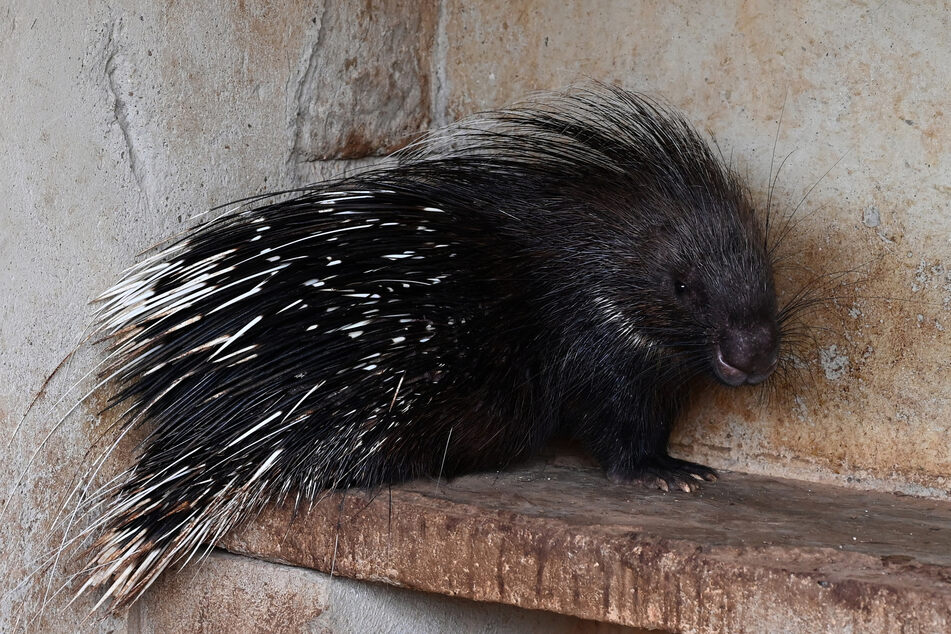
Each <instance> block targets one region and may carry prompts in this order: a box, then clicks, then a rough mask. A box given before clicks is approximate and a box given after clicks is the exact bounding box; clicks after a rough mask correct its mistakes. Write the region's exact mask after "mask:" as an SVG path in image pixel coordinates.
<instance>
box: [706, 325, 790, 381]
mask: <svg viewBox="0 0 951 634" xmlns="http://www.w3.org/2000/svg"><path fill="white" fill-rule="evenodd" d="M778 339H779V337H778V334H777V332H776V327H775V326H773V325H772V324H758V325H756V326H753V327H749V328H743V329H738V330H733V331H729V332H727V333H725V336H723V337H721V339H720V341H719V342H718V343H717V344H716V345H715V346H714V354H713V371H714V373H715V374H716V376H717V378H718V379H720V380H721V381H723V382H724V383H726V384H727V385H733V386H736V385H742V384H743V383H748V384H750V385H753V384H756V383H762V382H763V381H765V380H766V379H767V378H768V377H769V375H770V374H772V373H773V370H775V369H776V365H777V363H778V362H779V355H778V345H777V344H778Z"/></svg>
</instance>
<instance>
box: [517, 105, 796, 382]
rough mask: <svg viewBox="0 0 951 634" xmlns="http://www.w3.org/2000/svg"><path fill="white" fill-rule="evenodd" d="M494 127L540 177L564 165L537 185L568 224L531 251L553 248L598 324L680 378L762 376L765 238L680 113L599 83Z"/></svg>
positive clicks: (774, 343)
mask: <svg viewBox="0 0 951 634" xmlns="http://www.w3.org/2000/svg"><path fill="white" fill-rule="evenodd" d="M506 121H507V122H508V123H510V124H512V125H513V127H515V128H517V129H520V130H522V132H521V134H522V135H524V136H523V137H522V139H521V140H522V145H521V146H520V149H521V150H523V151H524V150H525V148H528V149H531V150H532V151H537V152H538V153H539V155H541V158H543V159H544V161H545V162H544V166H545V170H546V175H547V174H548V173H549V172H552V173H557V170H558V166H559V165H564V166H567V167H566V168H565V169H564V170H563V171H562V173H561V179H562V180H561V181H556V179H555V178H554V177H553V178H551V179H550V181H549V182H547V183H546V185H545V187H547V188H548V190H549V191H551V192H554V193H553V194H550V201H551V202H550V203H549V204H548V208H549V210H552V209H554V210H555V212H556V213H558V212H564V213H566V214H568V217H566V219H564V221H563V222H559V223H555V224H556V226H557V227H558V232H557V233H552V234H550V235H548V236H546V244H545V245H542V247H541V248H542V250H543V251H544V250H548V249H550V248H551V247H550V245H560V248H557V250H558V251H559V252H560V253H562V254H565V255H563V258H564V262H565V264H566V269H565V271H566V275H567V277H568V278H571V279H577V280H579V282H578V288H580V289H581V290H580V291H579V293H580V294H582V295H583V296H584V298H585V299H584V300H583V301H584V302H586V303H587V305H588V306H589V307H590V308H591V309H592V310H593V311H594V314H595V320H596V322H598V323H600V324H601V325H602V326H604V327H606V328H613V329H614V330H615V331H616V333H617V334H618V335H620V336H621V337H622V338H627V340H628V342H629V343H630V344H631V345H632V346H634V347H638V348H644V347H645V346H646V347H648V348H652V349H655V350H663V351H664V352H665V354H667V355H668V356H673V357H675V358H677V359H679V360H680V361H681V364H680V367H682V368H685V369H686V371H687V372H688V373H689V374H693V373H700V372H703V371H707V372H709V373H711V374H712V375H713V376H714V377H716V378H717V379H718V380H719V381H720V382H722V383H725V384H727V385H731V386H737V385H742V384H745V383H749V384H754V383H760V382H762V381H764V380H766V379H767V378H768V377H769V376H770V374H771V373H772V372H773V370H774V369H775V368H776V366H777V363H778V358H779V344H780V338H781V330H780V327H779V324H778V321H779V319H778V310H777V301H776V294H775V290H774V286H773V274H772V267H771V258H770V250H769V249H768V247H767V239H766V238H767V236H766V229H765V228H764V227H762V226H761V222H760V219H759V218H758V216H757V213H756V210H755V209H754V206H753V204H752V202H751V200H750V197H749V195H748V192H747V189H746V188H745V186H744V185H743V184H742V182H741V181H740V180H739V178H738V177H737V176H736V175H735V174H734V173H733V172H732V171H731V170H730V169H729V168H728V167H727V166H726V165H724V163H723V161H722V160H720V158H719V157H718V156H717V155H716V154H714V152H713V151H712V150H711V148H710V146H709V145H708V143H707V141H706V140H704V138H703V137H702V136H701V135H700V134H699V133H698V132H697V131H696V130H695V129H694V128H693V127H692V126H691V125H690V124H689V123H688V122H687V121H686V120H685V119H684V118H683V117H682V116H681V115H679V114H678V113H676V112H675V111H673V110H672V109H670V108H667V107H666V106H663V105H660V104H658V103H656V102H654V101H652V100H650V99H648V98H644V97H641V96H639V95H636V94H633V93H629V92H627V91H624V90H621V89H616V88H611V87H605V86H601V87H598V88H596V89H594V90H589V91H582V92H580V93H577V94H573V95H569V96H567V97H566V98H565V99H564V101H563V102H560V103H558V107H557V108H552V109H528V110H515V111H511V112H510V113H509V114H508V115H507V116H506ZM526 139H527V140H526ZM566 201H567V202H566ZM767 226H768V225H767Z"/></svg>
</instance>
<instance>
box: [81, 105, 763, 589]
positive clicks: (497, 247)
mask: <svg viewBox="0 0 951 634" xmlns="http://www.w3.org/2000/svg"><path fill="white" fill-rule="evenodd" d="M334 192H336V193H334ZM340 192H370V193H367V194H356V195H354V194H341V193H340ZM355 196H363V197H355ZM341 198H346V200H338V199H341ZM334 200H337V202H328V201H334ZM432 209H438V210H439V211H433V210H432ZM371 219H372V220H371ZM263 227H267V228H266V229H262V228H263ZM328 232H335V233H328ZM440 245H446V246H440ZM232 249H233V251H230V250H232ZM266 249H271V251H266V252H264V253H262V251H264V250H266ZM224 252H227V253H226V254H225V255H222V256H220V258H219V259H218V260H216V261H214V262H213V263H211V265H210V266H211V268H209V269H208V270H206V271H204V273H206V274H207V273H216V272H217V274H216V275H214V276H213V277H211V278H208V279H206V280H205V281H204V282H205V284H206V286H205V287H204V289H203V290H202V289H199V290H198V291H194V290H193V291H191V292H190V293H191V294H186V295H185V296H183V297H186V298H187V299H189V300H190V301H191V303H190V304H188V305H187V306H175V304H174V301H175V300H174V299H166V300H161V301H160V300H158V299H156V298H157V297H160V296H161V294H162V293H173V292H174V291H175V290H176V289H182V288H183V286H184V285H187V284H188V283H189V282H190V281H194V280H195V279H196V276H197V275H198V274H200V273H201V270H200V269H199V270H197V271H196V270H194V269H193V270H191V271H190V272H189V270H188V267H189V266H193V265H195V263H198V262H201V261H202V260H204V259H206V258H211V257H216V256H217V255H218V254H221V253H224ZM406 252H409V253H406ZM393 255H397V256H406V257H389V258H388V257H384V256H393ZM275 256H279V257H280V259H279V260H274V261H268V260H267V258H269V257H271V258H273V257H275ZM336 260H339V261H340V262H339V263H334V261H336ZM159 262H166V263H168V264H169V266H168V267H167V268H165V269H163V270H160V271H154V272H152V273H143V271H149V267H151V266H153V265H155V264H157V263H159ZM284 264H286V265H287V266H286V268H281V269H278V270H272V269H276V267H278V266H281V265H284ZM231 267H233V268H231ZM225 269H227V270H225ZM222 270H225V272H220V271H222ZM265 271H269V272H268V273H265V274H263V275H260V274H261V273H262V272H265ZM136 276H138V277H136ZM136 279H139V280H141V281H142V286H141V288H140V290H142V291H147V290H149V289H151V290H152V291H153V292H154V295H152V296H151V298H145V297H144V296H136V295H134V294H132V295H130V294H125V295H123V291H122V286H121V283H120V285H119V286H117V289H119V291H113V292H112V293H111V294H110V293H107V294H106V296H104V300H103V301H104V302H105V303H104V305H103V312H102V315H101V323H102V331H103V332H104V333H105V334H106V335H108V336H110V337H111V338H112V340H113V353H114V355H115V356H114V357H113V359H112V360H111V364H110V366H109V369H108V370H107V371H106V372H105V376H110V375H112V376H114V378H115V380H116V381H117V382H118V384H119V385H120V386H121V391H120V392H119V393H118V395H117V396H116V398H115V402H116V404H122V406H123V407H125V408H128V409H127V411H126V412H125V413H124V415H123V419H122V420H123V425H124V426H126V427H127V428H128V427H131V426H136V425H139V424H140V423H147V424H148V428H149V429H150V435H149V437H148V439H147V441H146V443H145V445H144V449H143V451H142V454H141V456H140V458H139V460H138V462H137V464H136V465H135V466H134V467H133V468H132V469H131V470H130V472H129V474H128V477H127V479H126V480H125V482H124V484H122V486H121V488H120V489H119V490H118V492H115V493H114V495H112V496H111V498H110V501H109V502H108V508H107V510H106V512H105V518H104V523H105V530H104V531H103V534H102V537H101V538H100V540H99V542H98V546H97V547H96V548H97V549H98V553H99V554H98V555H97V557H96V558H95V560H94V562H93V564H92V566H91V567H90V572H91V577H90V580H89V583H88V584H87V586H89V585H97V584H103V583H105V584H109V583H112V582H111V581H109V579H110V578H118V579H119V581H118V582H116V583H114V584H113V585H112V587H111V588H110V589H109V591H108V592H107V596H112V597H113V599H114V601H115V603H114V605H115V606H123V605H126V604H128V603H129V602H131V601H133V600H135V599H136V598H137V597H138V596H139V595H140V594H141V592H143V591H144V589H145V588H146V587H148V585H149V584H150V583H151V582H152V581H153V580H154V578H155V576H156V575H157V574H158V573H159V572H161V571H162V570H163V569H164V568H165V567H167V566H168V565H169V564H170V563H172V562H174V561H177V560H180V559H181V558H183V557H187V556H189V555H191V554H192V553H193V552H194V551H195V550H196V549H197V548H198V547H199V546H200V545H201V544H202V542H204V541H207V540H213V539H214V538H216V537H218V536H220V535H221V534H223V532H225V531H226V530H227V529H228V528H230V527H231V526H233V525H235V524H236V523H238V522H240V521H241V520H243V519H245V518H247V517H248V516H249V515H250V514H252V513H253V512H254V511H256V510H257V509H259V508H260V507H261V506H262V505H264V504H265V503H267V502H271V501H275V500H280V499H283V498H285V497H286V496H288V495H290V496H292V497H295V498H296V499H297V500H298V501H299V500H301V499H304V500H310V499H313V498H314V497H315V496H316V495H318V493H319V492H320V491H322V490H325V489H328V488H339V487H350V486H373V485H379V484H381V483H388V482H397V481H401V480H406V479H409V478H416V477H419V476H435V475H439V474H441V475H444V476H448V475H452V474H457V473H462V472H466V471H472V470H479V469H496V468H500V467H504V466H506V465H508V464H509V463H511V462H512V461H514V460H518V459H520V458H522V457H525V456H528V455H530V454H532V453H533V452H535V451H537V450H538V449H539V448H540V447H541V446H542V445H543V444H545V443H546V442H547V441H548V440H549V439H550V438H551V437H552V436H553V435H555V434H558V433H564V434H567V435H570V436H572V437H574V438H577V439H579V440H580V441H581V442H582V443H583V444H584V445H585V446H586V447H588V448H589V449H590V451H591V452H592V453H593V454H594V455H595V457H596V458H597V459H598V460H599V461H600V463H601V464H602V465H603V466H604V468H605V470H606V471H607V472H608V473H609V475H611V476H612V477H613V478H615V479H618V480H638V479H642V480H643V479H647V480H654V481H656V483H658V484H659V485H661V486H663V487H665V488H666V487H667V486H669V485H671V486H680V487H682V488H686V489H689V488H691V484H690V483H691V482H692V481H693V479H694V477H697V478H700V477H705V478H711V477H712V471H711V470H709V469H707V468H705V467H701V466H699V465H693V464H691V463H687V462H683V461H679V460H674V459H673V458H670V457H669V456H668V455H667V450H666V447H667V440H668V436H669V434H670V429H671V425H672V424H673V422H674V420H675V418H676V417H677V415H678V412H679V411H680V409H681V404H682V402H683V398H684V396H685V394H686V390H687V386H688V384H689V382H690V380H691V379H692V378H693V377H694V376H695V375H697V374H699V373H709V374H713V375H714V376H717V377H719V378H720V379H722V380H726V381H728V382H734V383H735V382H742V381H743V380H748V381H749V382H756V381H758V380H762V378H765V376H766V375H768V374H769V372H770V371H771V370H772V367H773V366H774V365H775V355H776V348H777V346H778V344H779V337H780V334H779V332H778V330H777V323H776V315H777V309H776V301H775V295H774V291H773V282H772V274H771V269H770V262H769V258H768V256H767V252H766V248H765V244H764V236H763V235H762V233H761V231H760V229H759V224H758V222H757V220H756V218H755V215H754V211H753V208H752V205H751V204H750V202H749V199H748V197H747V195H746V192H745V189H744V188H743V186H742V185H741V184H740V183H739V182H738V180H737V178H736V177H735V176H734V175H733V174H732V173H731V172H730V171H729V170H728V169H727V168H725V167H724V166H723V165H722V163H721V162H720V161H719V160H718V159H717V157H716V156H714V155H713V153H712V152H711V151H710V149H709V148H708V146H707V145H706V143H705V142H704V141H703V140H702V139H701V137H700V136H699V135H698V134H697V133H696V132H694V131H693V129H692V128H691V127H690V126H689V125H688V124H687V123H686V122H685V121H684V120H683V119H682V118H681V117H680V116H679V115H677V114H675V113H673V112H671V111H670V110H668V109H666V108H664V107H661V106H658V105H657V104H655V103H654V102H652V101H649V100H647V99H644V98H642V97H639V96H635V95H633V94H631V93H628V92H625V91H622V90H619V89H609V88H595V89H591V90H583V91H578V92H574V93H570V94H566V95H561V96H556V97H552V98H550V99H549V100H547V101H544V102H542V103H541V104H540V105H539V104H536V105H530V106H523V107H518V108H515V109H512V110H505V111H500V112H497V113H493V114H488V115H485V116H482V117H479V118H476V119H474V120H471V121H469V122H464V123H463V124H461V125H459V126H457V127H454V128H452V129H451V130H450V132H448V133H446V134H443V135H437V136H435V137H433V138H430V139H429V140H427V141H425V142H424V143H422V144H421V145H420V146H418V147H417V149H415V150H413V151H410V152H406V153H404V154H403V155H402V158H401V159H400V162H399V164H398V165H397V166H395V167H391V168H387V169H382V170H377V171H372V172H369V173H366V174H363V175H359V176H355V177H352V178H347V179H344V180H341V181H337V182H333V183H326V184H320V185H316V186H314V187H312V188H309V189H307V190H305V191H303V192H301V193H299V194H298V195H296V196H294V197H292V198H290V199H288V200H283V201H280V202H274V203H271V204H264V205H261V206H257V207H254V206H253V205H248V206H245V207H244V208H243V209H241V210H239V211H238V212H235V213H232V214H229V215H226V216H225V217H223V218H221V219H218V220H216V221H214V222H211V223H209V224H207V225H206V226H204V227H202V228H200V229H198V230H196V231H194V232H193V233H192V234H191V235H189V236H188V237H187V238H185V239H184V241H183V242H181V243H178V244H174V245H172V246H171V247H170V248H169V251H168V252H167V253H165V254H163V255H162V256H161V257H159V258H158V259H156V260H153V261H151V262H148V263H146V264H144V265H140V267H139V268H138V269H136V270H135V271H133V272H132V273H131V274H130V276H129V277H128V278H126V281H131V282H135V281H136ZM242 279H243V280H244V281H239V280H242ZM309 281H310V282H311V285H307V282H309ZM259 284H260V285H261V286H260V287H259V288H258V290H257V291H255V292H253V293H249V292H250V291H252V289H254V288H255V287H256V286H258V285H259ZM315 284H316V285H315ZM186 288H187V287H186ZM212 288H217V290H216V291H214V292H211V291H210V290H209V289H212ZM206 291H207V292H208V294H206V295H204V296H199V295H198V294H200V293H202V292H206ZM239 297H240V298H241V299H236V298H239ZM232 300H235V301H232ZM296 300H300V302H299V303H297V304H295V305H293V306H290V307H288V306H289V305H290V304H292V302H295V301H296ZM227 302H231V303H229V304H228V305H227V306H224V307H222V308H220V309H219V310H216V309H218V308H219V307H221V306H222V305H223V304H225V303H227ZM328 309H332V310H331V311H330V312H328ZM137 311H138V312H137ZM169 311H172V312H169ZM374 311H375V312H374ZM198 316H201V317H200V319H197V320H195V321H191V322H189V320H194V319H195V318H196V317H198ZM259 316H260V319H258V320H257V321H255V319H256V318H257V317H259ZM364 321H365V322H367V323H365V324H363V323H361V322H364ZM249 324H252V325H251V326H250V327H248V325H249ZM353 324H358V325H356V326H354V325H353ZM311 326H315V327H313V328H310V327H311ZM348 326H351V327H350V328H349V329H347V330H341V329H343V328H347V327H348ZM245 328H246V330H244V332H243V333H242V334H241V336H240V337H238V338H237V339H235V340H234V341H232V342H231V343H229V344H228V346H227V347H226V348H225V349H223V350H219V349H220V348H221V347H222V346H223V344H224V342H225V341H226V340H222V339H220V338H221V337H223V336H234V335H235V334H236V333H238V332H240V331H242V329H245ZM356 332H360V333H361V334H360V335H359V336H353V335H354V333H356ZM400 338H402V339H400ZM216 339H218V341H217V342H216V343H214V344H213V345H206V344H209V342H212V341H215V340H216ZM203 346H205V347H203ZM248 346H254V347H253V348H249V349H247V350H245V348H246V347H248ZM216 351H217V352H216ZM235 353H237V354H235ZM718 354H719V355H721V361H722V359H725V362H718V361H717V355H718ZM228 355H233V356H228ZM371 355H375V356H371ZM220 358H225V360H224V361H221V360H220ZM724 363H725V364H726V365H725V366H724ZM734 366H735V367H734ZM368 367H370V369H367V368H368ZM724 367H726V368H727V374H724V370H723V368H724ZM739 367H742V368H743V370H742V372H740V371H739V370H737V372H739V374H736V373H734V374H730V373H729V371H730V369H731V368H732V369H734V370H735V369H736V368H739ZM737 377H738V378H737ZM734 378H735V380H733V379H734ZM315 386H317V387H315ZM275 412H281V413H280V414H277V415H275ZM269 417H270V419H269ZM265 420H268V422H267V423H266V424H263V425H261V424H260V423H261V422H262V421H265ZM252 430H253V431H252ZM229 443H231V444H229ZM278 450H281V451H280V453H277V454H275V452H277V451H278ZM173 476H174V477H173ZM153 485H156V486H155V488H151V489H150V487H152V486H153ZM136 496H139V497H138V498H137V497H136ZM138 500H142V501H141V503H138ZM110 549H115V550H110ZM152 553H158V554H156V555H154V558H153V559H151V560H147V558H148V557H149V556H150V555H151V554H152ZM124 574H126V575H127V576H125V577H122V575H124Z"/></svg>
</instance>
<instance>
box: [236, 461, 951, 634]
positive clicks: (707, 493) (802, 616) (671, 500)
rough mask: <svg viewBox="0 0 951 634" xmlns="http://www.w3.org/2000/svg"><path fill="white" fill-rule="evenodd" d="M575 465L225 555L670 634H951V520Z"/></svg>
mask: <svg viewBox="0 0 951 634" xmlns="http://www.w3.org/2000/svg"><path fill="white" fill-rule="evenodd" d="M558 462H559V461H558V460H555V461H549V462H547V463H546V462H538V463H534V464H531V465H528V466H526V467H524V468H521V469H518V470H513V471H508V472H504V473H500V474H485V475H473V476H466V477H462V478H458V479H456V480H453V481H450V482H442V483H439V484H438V485H437V483H436V482H433V481H417V482H412V483H409V484H406V485H401V486H399V487H393V488H392V491H389V490H386V489H384V490H383V491H382V492H377V493H376V494H375V495H371V494H369V493H365V492H356V493H355V492H350V493H349V494H347V495H346V496H342V495H334V496H330V497H328V498H327V499H325V500H323V501H321V502H320V503H318V504H317V505H315V506H314V507H313V508H312V509H310V510H306V509H304V510H301V511H299V512H298V513H297V515H296V517H295V516H294V513H293V509H292V508H290V507H289V506H288V507H287V508H274V509H269V510H267V511H266V512H265V513H263V514H262V515H261V516H259V517H258V518H257V519H256V520H255V521H253V522H251V523H249V525H248V526H246V527H245V528H243V529H241V530H239V531H236V532H235V533H233V534H231V535H229V536H228V537H227V538H226V539H225V540H224V542H223V544H222V546H223V547H224V548H226V549H227V550H230V551H232V552H234V553H239V554H243V555H249V556H252V557H256V558H260V559H265V560H269V561H276V562H282V563H289V564H293V565H297V566H304V567H308V568H313V569H316V570H320V571H324V572H330V571H331V569H333V572H334V574H336V575H342V576H347V577H353V578H356V579H365V580H372V581H380V582H385V583H389V584H394V585H398V586H402V587H406V588H414V589H417V590H423V591H427V592H434V593H439V594H443V595H449V596H455V597H465V598H469V599H475V600H479V601H493V602H501V603H507V604H512V605H517V606H520V607H523V608H532V609H541V610H550V611H554V612H560V613H563V614H569V615H574V616H578V617H582V618H585V619H594V620H598V621H608V622H614V623H619V624H625V625H630V626H636V627H644V628H656V629H660V630H668V631H700V632H713V631H729V632H743V631H758V632H759V631H770V632H787V631H803V632H805V631H808V632H821V631H829V632H842V631H870V632H872V631H874V632H886V631H887V632H892V631H902V632H944V631H951V504H948V503H946V502H939V501H933V500H926V499H918V498H913V497H907V496H899V495H891V494H883V493H869V492H861V491H853V490H848V489H842V488H838V487H833V486H827V485H817V484H812V483H804V482H798V481H792V480H780V479H771V478H764V477H757V476H751V475H744V474H739V473H729V472H727V473H723V474H722V477H721V479H720V481H719V482H717V483H715V484H712V485H707V486H705V488H704V489H703V491H702V492H701V493H699V494H687V493H680V492H676V493H673V492H672V493H663V492H660V491H650V490H647V489H643V488H640V487H635V486H621V485H615V484H611V483H610V482H608V481H607V480H606V479H605V478H604V477H603V475H602V474H601V472H600V471H599V470H597V469H593V468H586V467H578V466H573V465H568V466H566V465H565V464H559V463H558ZM562 462H564V461H562Z"/></svg>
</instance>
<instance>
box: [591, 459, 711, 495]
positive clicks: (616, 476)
mask: <svg viewBox="0 0 951 634" xmlns="http://www.w3.org/2000/svg"><path fill="white" fill-rule="evenodd" d="M608 477H609V478H610V479H611V481H613V482H616V483H637V484H641V485H642V486H645V487H648V488H651V489H660V490H661V491H670V490H671V489H674V490H680V491H685V492H687V493H692V492H694V491H699V490H700V484H699V483H700V481H707V482H716V480H717V472H716V471H715V470H714V469H711V468H710V467H705V466H704V465H701V464H697V463H696V462H689V461H687V460H680V459H678V458H671V457H670V456H658V457H656V458H652V459H651V460H649V461H648V462H646V463H644V464H643V465H642V466H641V467H640V468H639V469H638V470H637V471H636V472H634V473H632V474H620V473H617V472H612V473H609V474H608Z"/></svg>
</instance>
